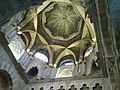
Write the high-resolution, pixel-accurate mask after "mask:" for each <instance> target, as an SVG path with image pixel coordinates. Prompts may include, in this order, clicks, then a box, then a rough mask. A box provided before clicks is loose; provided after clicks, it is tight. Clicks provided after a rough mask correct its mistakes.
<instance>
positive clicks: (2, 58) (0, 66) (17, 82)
mask: <svg viewBox="0 0 120 90" xmlns="http://www.w3.org/2000/svg"><path fill="white" fill-rule="evenodd" d="M0 43H2V42H0ZM0 70H4V71H6V72H7V73H9V75H10V76H11V79H12V83H13V90H22V88H23V87H24V86H25V82H24V81H23V79H22V77H21V76H20V75H19V73H18V72H17V70H16V69H15V66H14V65H13V63H12V62H11V59H10V57H9V56H8V54H7V53H6V51H5V50H4V48H3V46H2V45H1V44H0Z"/></svg>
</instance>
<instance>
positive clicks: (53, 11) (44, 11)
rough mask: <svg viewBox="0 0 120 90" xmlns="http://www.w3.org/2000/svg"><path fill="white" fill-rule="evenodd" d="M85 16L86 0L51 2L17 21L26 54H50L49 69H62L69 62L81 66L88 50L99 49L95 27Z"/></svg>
mask: <svg viewBox="0 0 120 90" xmlns="http://www.w3.org/2000/svg"><path fill="white" fill-rule="evenodd" d="M85 12H86V9H85V7H84V3H83V2H82V0H81V1H80V0H47V1H45V2H44V3H43V5H41V6H38V7H35V8H32V9H28V10H25V11H21V12H20V13H18V14H17V15H16V16H14V17H13V20H16V19H17V20H18V22H17V23H16V24H15V25H16V26H17V28H18V29H17V30H18V34H19V35H20V36H21V37H22V39H23V41H24V42H25V45H26V51H27V52H28V53H31V54H33V53H34V52H35V51H36V50H47V51H48V53H49V65H57V66H58V65H59V64H60V63H61V62H63V61H64V60H68V59H71V60H73V61H75V63H77V62H78V63H79V62H80V61H82V60H83V57H84V54H85V53H86V51H87V50H88V48H89V47H90V46H91V45H93V46H94V45H96V36H95V32H94V27H93V24H92V23H91V22H90V20H89V18H88V15H85Z"/></svg>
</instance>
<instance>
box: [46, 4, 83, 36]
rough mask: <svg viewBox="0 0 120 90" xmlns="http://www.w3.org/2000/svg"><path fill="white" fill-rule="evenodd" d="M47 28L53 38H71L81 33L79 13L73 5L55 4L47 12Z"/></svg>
mask: <svg viewBox="0 0 120 90" xmlns="http://www.w3.org/2000/svg"><path fill="white" fill-rule="evenodd" d="M45 17H46V23H45V27H46V28H47V29H48V30H49V31H50V32H51V34H52V35H53V36H59V37H62V38H69V37H70V36H71V35H72V34H75V33H78V32H79V29H78V28H79V21H80V20H81V18H80V16H79V13H78V12H77V11H76V10H75V9H73V7H72V6H71V5H68V4H65V3H59V4H57V3H56V4H54V5H53V6H52V7H51V8H49V10H46V12H45Z"/></svg>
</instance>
